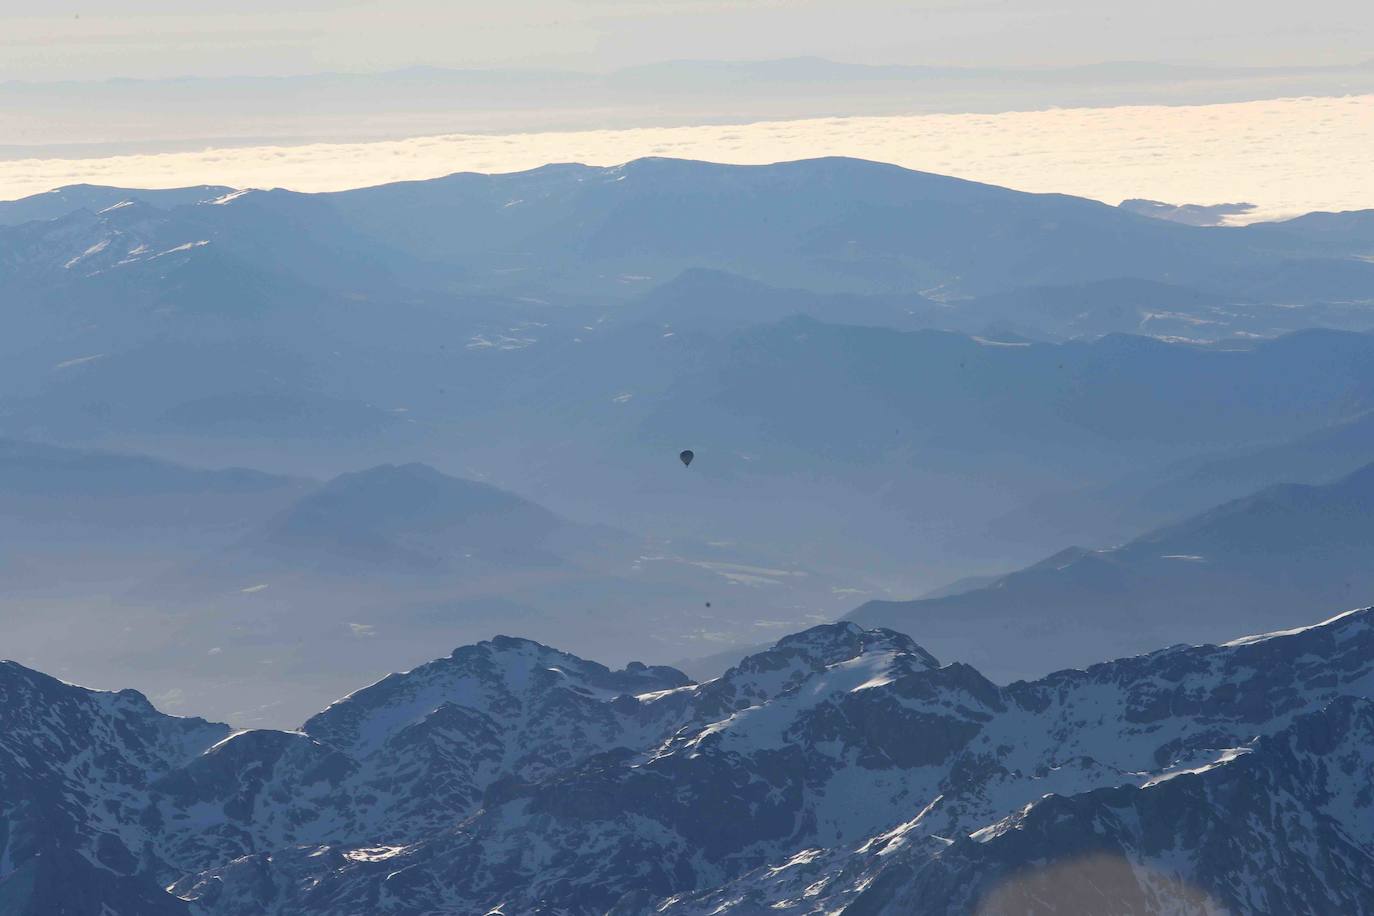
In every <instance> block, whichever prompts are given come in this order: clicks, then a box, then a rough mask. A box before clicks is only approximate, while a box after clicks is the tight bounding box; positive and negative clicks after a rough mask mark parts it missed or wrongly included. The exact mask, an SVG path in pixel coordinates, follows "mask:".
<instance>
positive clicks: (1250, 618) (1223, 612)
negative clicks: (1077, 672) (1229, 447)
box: [848, 464, 1374, 678]
mask: <svg viewBox="0 0 1374 916" xmlns="http://www.w3.org/2000/svg"><path fill="white" fill-rule="evenodd" d="M1371 518H1374V464H1371V465H1366V466H1365V467H1363V468H1361V469H1360V470H1358V471H1356V472H1355V473H1353V474H1350V475H1348V476H1346V477H1343V478H1341V479H1339V480H1336V481H1334V482H1331V483H1327V484H1322V485H1303V484H1278V485H1275V486H1271V487H1266V488H1264V489H1262V490H1259V491H1258V492H1256V493H1253V494H1251V495H1248V496H1245V497H1243V498H1241V499H1237V500H1233V501H1230V502H1227V503H1224V504H1222V505H1220V506H1216V507H1214V508H1212V509H1210V510H1208V511H1205V512H1203V513H1201V514H1198V515H1195V516H1192V517H1189V518H1185V519H1183V520H1181V521H1178V522H1175V523H1173V524H1169V525H1165V526H1163V527H1161V528H1158V529H1156V530H1154V531H1150V532H1147V533H1146V534H1143V535H1140V536H1139V537H1136V538H1134V539H1132V540H1130V541H1128V542H1126V543H1124V544H1121V545H1119V546H1116V547H1111V548H1106V549H1097V550H1089V549H1085V548H1081V547H1070V548H1066V549H1064V550H1062V551H1060V552H1058V553H1056V554H1054V555H1052V556H1050V557H1047V558H1045V559H1044V560H1042V561H1040V562H1039V563H1036V564H1034V565H1032V566H1028V567H1026V568H1025V569H1021V570H1018V571H1016V572H1013V573H1009V574H1007V575H1004V576H997V577H993V578H991V579H990V580H989V581H982V582H974V583H972V584H971V586H970V587H967V588H964V589H960V590H954V591H953V593H952V594H944V595H940V596H937V597H929V598H922V599H918V600H916V601H906V602H891V601H873V602H869V603H866V604H864V605H862V606H861V607H859V608H857V609H856V610H854V611H852V612H851V613H850V614H849V615H848V619H852V620H854V621H856V622H858V623H860V624H863V625H865V626H885V627H892V628H894V629H899V630H903V631H908V632H916V633H921V634H922V639H923V642H924V644H925V645H927V646H929V647H930V648H931V649H932V650H933V651H936V652H939V653H941V654H942V655H953V656H955V657H959V658H967V659H968V660H969V661H970V662H972V663H974V664H977V665H978V666H979V667H980V668H982V669H983V670H985V671H987V672H988V673H989V675H990V676H992V677H995V678H1014V677H1033V676H1036V675H1038V674H1040V673H1042V672H1044V671H1046V670H1048V669H1050V668H1055V667H1070V666H1081V665H1086V664H1089V663H1091V662H1092V660H1093V659H1095V658H1101V657H1104V656H1110V655H1126V654H1130V653H1134V652H1143V651H1146V650H1147V649H1148V648H1149V647H1150V646H1152V645H1157V644H1158V643H1160V642H1162V641H1165V640H1170V639H1172V640H1176V641H1181V642H1207V641H1211V640H1218V639H1223V638H1225V636H1226V635H1227V634H1228V633H1232V632H1234V631H1236V630H1237V629H1239V628H1241V627H1244V626H1258V627H1260V628H1265V627H1270V626H1278V625H1280V624H1281V623H1282V621H1283V620H1284V619H1285V615H1286V613H1287V610H1286V609H1287V608H1289V607H1292V605H1293V602H1294V601H1295V600H1300V601H1303V602H1305V603H1306V605H1307V606H1309V607H1313V608H1315V609H1318V610H1329V611H1332V612H1335V611H1337V610H1340V609H1341V608H1344V607H1346V606H1348V605H1349V604H1352V603H1359V602H1360V601H1362V600H1363V596H1365V595H1369V594H1374V526H1372V525H1371V524H1370V522H1369V519H1371ZM1219 596H1224V599H1220V600H1219Z"/></svg>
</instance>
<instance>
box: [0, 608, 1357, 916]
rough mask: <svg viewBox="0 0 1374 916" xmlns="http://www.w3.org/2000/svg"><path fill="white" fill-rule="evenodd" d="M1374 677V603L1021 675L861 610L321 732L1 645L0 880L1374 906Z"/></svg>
mask: <svg viewBox="0 0 1374 916" xmlns="http://www.w3.org/2000/svg"><path fill="white" fill-rule="evenodd" d="M1372 697H1374V609H1370V610H1365V611H1355V612H1351V613H1348V614H1344V615H1341V616H1340V617H1337V618H1333V619H1331V620H1328V621H1326V622H1324V623H1321V624H1318V625H1316V626H1309V627H1302V628H1298V629H1293V630H1285V631H1283V632H1278V633H1273V634H1267V635H1264V636H1259V637H1246V638H1241V639H1236V640H1234V641H1232V642H1229V643H1227V644H1225V645H1220V646H1214V645H1205V646H1196V647H1186V646H1179V647H1174V648H1170V649H1165V650H1161V651H1158V652H1155V653H1152V654H1149V655H1143V656H1137V657H1134V658H1127V659H1122V660H1118V661H1114V662H1107V663H1104V664H1099V665H1095V666H1093V667H1090V668H1088V669H1086V670H1068V671H1062V672H1058V673H1056V674H1053V675H1050V676H1048V677H1045V678H1042V679H1040V680H1037V681H1033V682H1017V683H1014V684H1010V685H1006V686H1000V685H997V684H994V683H992V682H990V681H988V680H987V679H986V678H984V677H983V676H982V675H980V674H979V673H978V672H977V671H976V670H974V669H973V668H971V667H969V666H967V665H963V664H959V663H952V664H941V663H940V662H939V661H938V660H936V659H935V658H934V657H933V656H931V655H930V654H929V653H927V652H926V651H924V650H923V649H922V648H921V647H920V646H919V645H917V644H916V643H915V642H914V641H912V640H911V639H910V638H908V637H906V636H903V635H901V634H899V633H896V632H893V631H890V630H880V629H864V628H862V627H860V626H858V625H856V624H853V623H843V624H835V625H829V626H823V627H817V628H814V629H812V630H808V631H806V632H804V633H800V634H796V635H794V636H790V637H787V638H785V639H783V640H781V641H780V642H779V643H778V644H777V645H776V646H774V647H773V648H771V649H769V650H767V651H764V652H761V653H758V654H756V655H753V656H750V657H749V658H747V659H745V660H744V661H743V662H741V664H740V665H738V666H737V667H735V668H733V669H731V670H730V671H728V672H727V673H726V674H725V675H723V676H722V677H720V678H718V679H716V680H714V681H710V682H707V683H704V684H692V683H689V682H688V680H687V679H686V678H685V677H684V676H683V675H681V674H680V673H679V672H676V671H674V670H672V669H667V668H652V667H646V666H642V665H631V666H629V667H627V668H626V669H624V670H622V671H612V670H609V669H607V668H605V667H603V666H601V665H597V664H595V663H593V662H588V661H585V660H582V659H579V658H576V657H574V656H571V655H568V654H566V653H562V652H558V651H556V650H554V649H550V648H548V647H546V646H541V645H539V644H537V643H533V642H529V641H527V640H520V639H511V638H507V637H498V638H496V639H494V640H491V641H489V642H484V643H480V644H478V645H474V646H467V647H464V648H461V649H459V650H457V651H455V652H454V653H453V654H452V655H451V656H449V657H447V658H443V659H439V660H437V661H435V662H431V663H429V664H427V665H423V666H421V667H419V668H417V669H415V670H413V671H410V672H406V673H403V674H396V675H392V676H390V677H387V678H385V679H383V680H382V681H379V682H378V683H376V684H374V685H372V686H370V687H366V688H364V689H362V690H360V691H358V692H356V693H354V694H352V695H351V696H349V697H346V698H344V699H342V700H340V701H339V702H337V703H335V704H333V705H332V706H330V707H329V708H328V709H327V710H325V711H323V712H322V713H320V714H319V715H317V716H315V717H313V718H312V719H311V720H310V721H309V722H307V723H306V724H305V725H304V727H303V728H302V729H301V730H300V731H299V732H277V731H248V732H237V733H235V732H231V731H230V730H229V729H227V728H226V727H224V726H217V725H213V724H209V723H205V722H202V721H199V720H191V719H176V718H172V717H168V716H164V715H162V714H160V713H158V712H157V711H156V710H154V709H153V708H152V707H151V706H150V705H148V703H147V702H146V700H144V699H143V698H142V697H141V696H139V695H137V694H134V693H132V692H127V691H126V692H123V693H117V694H110V693H101V692H94V691H88V690H84V689H82V688H78V687H73V686H70V685H67V684H63V683H61V682H59V681H56V680H53V679H50V678H47V677H46V676H44V675H40V674H37V673H35V672H32V671H29V670H27V669H24V668H22V667H20V666H17V665H13V664H7V665H5V666H4V667H3V668H0V717H3V722H0V724H3V729H0V790H2V791H0V909H3V910H4V911H5V912H7V913H8V912H18V913H40V912H59V911H68V912H74V913H83V914H84V913H87V912H89V913H91V914H92V916H98V914H103V913H114V914H120V916H124V914H128V916H134V914H143V913H161V912H166V913H193V914H199V916H248V914H254V916H256V914H271V916H277V914H280V916H285V914H293V916H294V914H331V916H333V914H338V916H344V914H356V913H369V914H396V916H400V914H420V913H441V912H442V913H450V912H451V913H484V912H489V911H492V910H499V911H500V912H504V913H508V914H510V913H560V914H564V913H566V914H584V913H585V914H606V913H614V914H619V916H628V914H648V913H672V914H707V913H712V914H755V913H765V912H767V913H817V914H819V913H837V912H844V913H902V914H907V913H942V914H944V913H973V912H977V913H998V914H1001V913H1007V914H1010V913H1024V912H1037V913H1039V912H1045V913H1066V912H1084V911H1085V909H1084V907H1085V906H1086V907H1087V910H1086V911H1091V912H1115V913H1161V914H1163V913H1169V914H1174V913H1178V914H1183V913H1199V914H1201V913H1219V912H1229V913H1303V912H1307V913H1354V912H1368V911H1371V910H1374V884H1371V882H1370V881H1369V880H1367V879H1368V876H1369V875H1371V874H1374V793H1371V790H1370V786H1371V785H1374V699H1371V698H1372ZM164 888H169V890H165V891H164V890H163V889H164ZM60 907H68V908H69V909H67V910H61V909H60Z"/></svg>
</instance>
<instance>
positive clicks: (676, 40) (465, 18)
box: [0, 0, 1374, 81]
mask: <svg viewBox="0 0 1374 916" xmlns="http://www.w3.org/2000/svg"><path fill="white" fill-rule="evenodd" d="M795 55H816V56H822V57H829V58H833V59H836V60H843V61H850V62H863V63H902V64H943V65H971V66H977V65H1065V64H1083V63H1095V62H1101V61H1109V60H1150V61H1165V62H1174V63H1211V64H1226V65H1253V66H1287V65H1294V64H1324V63H1354V62H1358V61H1361V60H1366V59H1369V58H1370V57H1374V3H1370V2H1368V0H1306V2H1304V3H1302V4H1295V3H1293V2H1292V0H1153V2H1150V3H1141V2H1134V0H1133V2H1121V0H504V2H493V0H291V2H287V3H283V2H280V0H236V2H234V3H225V2H223V0H216V2H214V3H207V2H202V0H43V2H41V3H40V2H34V0H0V80H6V79H19V80H32V81H53V80H91V79H106V78H112V77H140V78H162V77H172V76H226V75H289V74H301V73H310V72H318V71H322V70H340V71H373V70H384V69H391V68H397V67H405V66H410V65H418V64H423V65H435V66H445V67H493V66H495V67H558V68H574V69H590V70H605V69H613V68H617V67H622V66H626V65H633V64H640V63H648V62H656V61H662V60H669V59H680V58H693V59H761V58H776V57H787V56H795Z"/></svg>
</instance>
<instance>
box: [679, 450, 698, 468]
mask: <svg viewBox="0 0 1374 916" xmlns="http://www.w3.org/2000/svg"><path fill="white" fill-rule="evenodd" d="M678 457H679V458H681V459H682V465H683V467H691V466H692V459H693V458H695V457H696V453H695V452H693V451H692V450H691V449H690V448H689V449H687V450H686V451H684V452H683V453H682V454H680V455H678Z"/></svg>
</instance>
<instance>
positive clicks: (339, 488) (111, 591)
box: [0, 441, 852, 723]
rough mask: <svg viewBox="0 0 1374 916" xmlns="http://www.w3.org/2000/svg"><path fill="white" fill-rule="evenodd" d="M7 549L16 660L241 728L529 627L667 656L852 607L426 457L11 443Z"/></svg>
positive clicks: (4, 565)
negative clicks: (279, 456)
mask: <svg viewBox="0 0 1374 916" xmlns="http://www.w3.org/2000/svg"><path fill="white" fill-rule="evenodd" d="M0 538H3V541H0V544H2V545H3V547H2V548H0V571H2V572H3V585H0V612H3V614H4V615H5V618H6V619H7V620H8V621H10V623H9V624H8V625H9V627H10V630H9V633H10V638H11V640H12V643H11V645H12V648H11V649H10V650H9V651H10V652H11V653H13V654H16V655H21V657H23V658H26V659H31V660H33V661H35V662H40V663H42V664H44V665H48V666H52V667H53V668H54V670H62V671H68V670H81V671H83V672H85V673H86V674H87V675H88V676H90V677H94V678H97V679H100V680H108V679H111V678H115V677H118V676H119V675H120V673H121V672H124V671H126V670H128V668H129V667H131V666H134V667H137V668H138V669H139V672H140V673H139V675H138V681H137V683H138V685H139V686H140V687H141V688H143V689H146V690H148V691H149V692H150V693H153V694H155V695H157V696H160V697H166V698H168V699H166V702H169V703H171V704H172V705H173V707H174V708H176V709H184V708H192V707H194V708H198V709H201V710H204V711H207V712H212V713H214V714H215V715H217V716H221V717H225V718H229V719H230V720H232V721H234V722H236V723H245V722H246V723H258V722H261V721H263V720H266V721H269V722H273V723H289V722H291V721H294V720H295V719H296V718H299V717H302V716H305V715H307V714H308V713H309V712H311V711H313V710H314V709H316V708H318V706H319V705H320V704H322V703H324V702H326V701H327V700H329V699H330V698H331V697H334V696H337V695H338V694H339V693H342V692H343V691H345V690H347V689H349V688H350V687H351V686H352V685H353V684H354V682H355V680H356V678H357V677H358V672H359V671H366V672H375V673H376V674H377V675H378V676H380V675H381V674H382V673H384V672H385V671H386V670H387V668H388V667H389V666H393V665H397V664H402V663H404V662H406V661H407V660H409V659H415V658H423V657H425V656H426V655H427V654H428V652H429V650H430V647H431V646H433V645H434V643H435V641H439V642H440V643H447V642H461V641H465V640H476V639H481V638H483V637H485V636H489V635H490V634H491V633H493V632H495V631H497V630H500V629H502V628H505V627H509V626H511V625H512V624H514V623H517V622H518V623H519V624H520V626H521V627H522V628H525V629H528V630H531V631H535V632H538V633H540V634H541V636H543V637H544V638H550V639H552V638H557V639H558V641H560V642H564V643H565V644H567V645H570V646H573V647H576V648H577V649H579V650H581V651H585V652H591V651H593V650H599V651H600V652H602V653H603V654H605V655H607V656H616V657H624V658H629V657H633V656H634V655H635V654H638V653H641V652H643V651H644V650H649V651H651V652H652V653H653V654H654V655H655V656H657V657H660V658H675V657H679V656H688V655H697V654H702V653H703V652H705V651H709V650H710V649H712V648H714V647H716V646H718V645H721V644H725V643H730V642H734V643H738V642H741V641H748V640H756V639H758V638H759V635H760V622H761V621H764V622H766V624H765V625H764V627H763V631H762V632H765V633H767V632H773V633H776V632H779V631H783V630H785V628H786V627H787V626H789V625H797V624H803V623H805V622H806V621H807V620H808V619H814V618H815V617H818V616H822V615H821V614H818V613H815V612H813V614H812V615H806V614H802V613H799V611H798V608H799V607H808V606H811V607H816V606H819V607H829V608H830V611H829V613H828V614H825V615H824V616H827V617H832V618H833V617H834V616H837V615H838V614H840V613H842V612H843V611H844V610H846V609H847V608H848V607H849V606H850V605H851V604H852V601H850V600H849V599H848V598H847V597H845V596H843V595H838V596H837V595H836V594H834V593H833V592H832V588H833V582H832V580H830V579H828V578H827V577H826V576H824V575H823V574H820V573H816V572H812V573H809V574H807V573H804V572H803V571H799V570H797V569H796V568H794V567H783V568H775V567H769V566H767V565H766V563H767V562H769V560H770V558H769V557H759V556H758V555H756V554H755V553H753V552H751V551H750V549H748V548H747V547H744V546H739V545H711V544H706V543H702V542H694V541H685V540H684V541H668V540H660V539H655V538H649V537H644V536H640V535H634V534H630V533H627V532H625V531H621V530H618V529H615V528H611V527H608V526H603V525H586V524H577V523H574V522H571V521H569V520H567V519H565V518H563V517H561V516H558V515H555V514H554V513H552V512H550V511H549V510H547V509H545V508H543V507H542V506H540V505H538V504H536V503H534V502H531V501H530V500H527V499H524V498H521V497H519V496H517V495H515V494H513V493H510V492H508V491H505V490H501V489H498V488H496V487H493V486H490V485H488V484H484V483H479V482H476V481H471V480H464V479H460V478H455V477H451V476H447V475H444V474H441V473H439V472H438V471H436V470H434V469H433V468H430V467H428V466H426V465H422V464H408V465H400V466H398V465H382V466H378V467H375V468H370V469H367V470H364V471H359V472H352V473H347V474H343V475H340V476H339V477H336V478H334V479H332V480H329V481H327V482H325V483H323V484H321V483H318V482H316V481H312V480H308V479H299V478H289V477H278V476H275V475H270V474H264V473H261V472H257V471H249V470H245V469H229V470H200V469H195V468H188V467H185V466H182V465H177V464H172V463H169V462H164V461H158V460H155V459H150V458H147V457H144V456H138V455H128V454H119V453H111V452H100V451H86V450H74V449H64V448H60V447H57V446H51V445H39V444H34V443H26V442H16V441H0ZM745 583H748V584H745ZM40 606H41V607H43V608H44V609H45V610H44V612H43V613H34V609H35V608H37V607H40ZM21 649H22V653H21ZM247 664H252V665H257V666H259V667H260V668H261V669H262V670H261V671H260V672H259V673H258V675H257V676H256V677H255V678H253V679H252V680H251V681H237V683H236V677H235V671H237V670H241V668H242V666H244V665H247Z"/></svg>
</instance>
